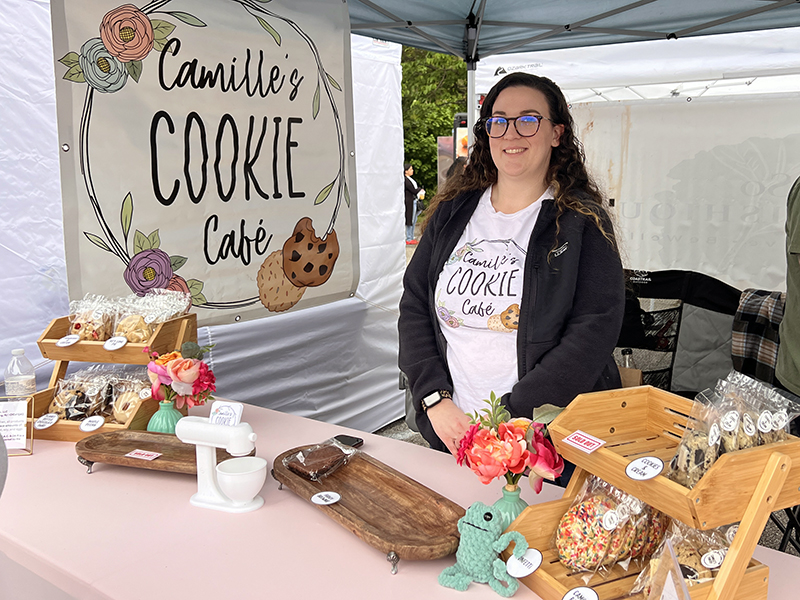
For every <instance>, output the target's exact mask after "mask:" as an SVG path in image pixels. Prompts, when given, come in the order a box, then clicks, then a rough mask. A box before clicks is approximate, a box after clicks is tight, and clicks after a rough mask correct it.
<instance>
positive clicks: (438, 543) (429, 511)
mask: <svg viewBox="0 0 800 600" xmlns="http://www.w3.org/2000/svg"><path fill="white" fill-rule="evenodd" d="M307 447H308V445H306V446H300V447H298V448H294V449H292V450H289V451H287V452H284V453H283V454H281V455H280V456H278V457H277V458H276V459H275V463H274V467H273V473H272V474H273V477H275V479H277V480H278V481H279V482H281V483H282V484H283V485H285V486H287V487H288V488H289V489H291V490H292V491H293V492H295V493H296V494H297V495H298V496H300V497H301V498H305V499H306V500H310V499H311V497H312V496H313V495H314V494H317V493H319V492H324V491H328V492H336V493H338V494H339V495H340V496H341V500H339V502H336V503H335V504H330V505H327V506H318V508H319V509H320V510H322V511H323V512H325V513H327V514H328V516H330V517H331V518H332V519H333V520H334V521H336V522H337V523H339V524H340V525H342V526H343V527H344V528H345V529H349V530H350V531H352V532H353V533H354V534H356V535H357V536H358V537H360V538H361V539H362V540H364V541H365V542H367V543H368V544H369V545H370V546H372V547H374V548H377V549H378V550H380V551H381V552H386V553H387V554H388V555H390V556H391V553H392V552H394V553H395V554H396V555H397V557H398V558H400V559H406V560H432V559H436V558H441V557H443V556H448V555H450V554H453V553H454V552H455V551H456V549H457V548H458V542H459V539H460V538H459V534H458V519H460V518H461V517H463V516H464V513H465V511H464V509H463V508H461V507H460V506H459V505H458V504H455V503H454V502H452V501H451V500H448V499H447V498H445V497H444V496H441V495H440V494H438V493H436V492H434V491H433V490H431V489H429V488H427V487H425V486H424V485H422V484H421V483H419V482H417V481H414V480H413V479H411V478H410V477H407V476H406V475H403V474H402V473H400V472H398V471H395V470H394V469H393V468H391V467H390V466H388V465H385V464H384V463H382V462H381V461H379V460H377V459H375V458H373V457H371V456H370V455H369V454H365V453H364V452H359V453H358V454H356V456H354V457H353V458H352V459H351V460H350V462H348V463H347V464H346V465H344V466H343V467H340V468H339V469H337V470H336V471H334V472H333V473H331V474H330V475H329V476H327V477H325V478H324V479H323V480H322V481H321V482H317V481H308V480H307V479H304V478H302V477H300V476H299V475H297V474H295V473H293V472H292V471H290V470H289V469H288V468H286V467H284V466H283V459H284V458H285V457H287V456H289V455H290V454H292V453H294V452H297V451H298V450H302V449H303V448H307Z"/></svg>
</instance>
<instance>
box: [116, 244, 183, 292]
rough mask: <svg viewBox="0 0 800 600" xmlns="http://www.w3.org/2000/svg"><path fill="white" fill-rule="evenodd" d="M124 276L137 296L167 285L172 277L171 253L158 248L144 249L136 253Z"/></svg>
mask: <svg viewBox="0 0 800 600" xmlns="http://www.w3.org/2000/svg"><path fill="white" fill-rule="evenodd" d="M122 276H123V277H124V278H125V283H127V284H128V286H129V287H130V288H131V290H133V291H134V292H135V293H136V295H137V296H144V295H145V294H146V293H147V292H149V291H150V290H152V289H153V288H163V287H166V286H167V284H168V283H169V280H170V279H172V265H171V264H170V261H169V255H168V254H167V253H166V252H164V251H163V250H158V249H154V250H142V251H141V252H139V253H137V254H134V256H133V258H132V259H131V262H130V263H129V264H128V266H127V268H126V269H125V272H124V273H123V274H122Z"/></svg>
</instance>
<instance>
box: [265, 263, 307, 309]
mask: <svg viewBox="0 0 800 600" xmlns="http://www.w3.org/2000/svg"><path fill="white" fill-rule="evenodd" d="M257 281H258V297H259V298H260V299H261V304H263V305H264V307H265V308H266V309H267V310H270V311H272V312H283V311H284V310H289V309H290V308H292V307H293V306H294V305H295V304H297V303H298V302H300V298H302V297H303V294H304V293H305V291H306V288H304V287H297V286H295V285H292V283H291V282H290V281H289V280H288V279H287V278H286V274H285V273H284V272H283V256H282V252H281V251H280V250H276V251H275V252H273V253H272V254H270V255H269V256H267V258H266V260H264V263H263V264H262V265H261V268H260V269H259V270H258V277H257Z"/></svg>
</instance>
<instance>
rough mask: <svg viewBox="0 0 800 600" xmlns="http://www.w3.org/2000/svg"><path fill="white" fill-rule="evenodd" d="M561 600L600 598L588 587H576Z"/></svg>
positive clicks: (595, 599)
mask: <svg viewBox="0 0 800 600" xmlns="http://www.w3.org/2000/svg"><path fill="white" fill-rule="evenodd" d="M561 600H600V596H598V595H597V592H595V591H594V590H593V589H592V588H590V587H576V588H572V589H571V590H570V591H568V592H567V593H566V594H564V597H563V598H562V599H561Z"/></svg>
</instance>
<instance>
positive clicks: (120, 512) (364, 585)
mask: <svg viewBox="0 0 800 600" xmlns="http://www.w3.org/2000/svg"><path fill="white" fill-rule="evenodd" d="M244 420H246V421H248V422H249V423H250V424H251V425H252V426H253V428H254V430H255V431H256V432H257V433H258V435H259V439H258V442H257V447H258V450H257V454H258V455H259V456H263V457H264V458H266V459H267V460H269V461H270V462H271V461H272V459H273V458H274V457H275V456H277V455H278V454H280V453H281V452H284V451H285V450H288V449H289V448H293V447H295V446H299V445H303V444H308V443H315V442H318V441H321V440H323V439H325V438H328V437H331V436H332V435H335V434H337V433H351V434H356V435H359V436H361V437H363V438H364V439H365V444H364V447H363V450H364V451H365V452H368V453H369V454H371V455H372V456H374V457H375V458H377V459H379V460H381V461H383V462H385V463H386V464H388V465H390V466H392V467H394V468H395V469H397V470H398V471H400V472H402V473H405V474H407V475H408V476H410V477H412V478H414V479H416V480H417V481H419V482H421V483H422V484H423V485H426V486H428V487H430V488H431V489H433V490H436V491H437V492H439V493H441V494H443V495H444V496H446V497H448V498H450V499H452V500H453V501H455V502H457V503H458V504H460V505H462V506H464V507H467V506H469V505H470V504H471V503H472V502H474V501H476V500H481V501H483V502H486V503H491V502H493V501H494V500H496V499H497V498H498V497H499V494H500V488H501V484H500V483H496V484H494V485H489V486H484V485H481V483H480V482H479V481H478V479H477V477H475V475H473V474H472V472H470V471H469V470H468V469H467V468H465V467H458V466H456V464H455V462H454V461H453V459H452V458H451V457H449V456H448V455H445V454H442V453H439V452H435V451H432V450H428V449H425V448H421V447H419V446H414V445H412V444H408V443H405V442H400V441H397V440H393V439H388V438H383V437H378V436H374V435H370V434H363V433H358V432H354V431H352V430H348V429H347V428H342V427H337V426H334V425H329V424H326V423H321V422H317V421H312V420H309V419H303V418H300V417H294V416H291V415H286V414H282V413H278V412H274V411H270V410H267V409H263V408H257V407H251V406H248V407H247V408H246V409H245V413H244ZM10 462H11V465H10V469H9V474H8V482H7V484H6V489H5V491H4V493H3V496H2V498H0V552H3V553H5V554H6V555H7V557H8V558H10V559H11V560H12V561H14V562H15V563H17V564H19V565H21V566H22V567H24V568H26V569H29V570H30V571H32V572H33V573H35V574H36V575H38V576H39V577H41V578H42V579H43V580H45V581H46V582H49V583H50V584H52V585H54V586H55V587H56V588H59V589H60V590H63V591H64V592H66V593H67V594H69V595H72V596H74V597H75V598H78V599H81V600H83V599H91V600H95V599H97V600H100V599H102V600H108V599H114V600H143V599H145V598H146V599H147V600H183V599H187V600H212V599H213V600H227V599H250V598H278V597H286V598H317V597H325V598H330V599H337V598H341V599H343V600H345V599H346V600H354V599H359V598H369V597H376V596H378V595H379V596H380V597H381V598H382V599H383V600H389V599H392V598H398V599H399V598H402V599H404V600H408V599H411V598H426V599H427V598H450V599H453V598H463V597H464V596H463V595H462V594H460V593H459V592H456V591H454V590H450V589H446V588H443V587H441V586H439V585H438V583H437V581H436V578H437V577H438V574H439V573H440V572H441V571H442V569H444V568H445V567H446V566H448V565H450V564H452V563H453V560H454V559H453V557H449V558H444V559H440V560H435V561H401V562H400V565H399V571H398V573H397V574H396V575H391V567H390V564H389V563H388V562H387V561H386V556H385V554H383V553H381V552H379V551H378V550H375V549H373V548H372V547H370V546H368V545H367V544H366V543H364V542H362V541H361V540H360V539H358V538H357V537H355V536H354V535H353V534H352V533H350V532H349V531H347V530H345V529H344V528H342V527H340V526H339V525H338V524H336V523H335V522H333V521H332V520H331V519H330V518H328V517H327V516H326V515H325V514H324V513H322V512H321V511H320V510H318V509H317V508H316V507H314V506H313V505H311V504H309V503H308V502H306V501H305V500H302V499H300V498H299V497H298V496H296V495H295V494H294V493H293V492H291V491H289V490H285V489H284V490H282V491H281V490H278V487H277V483H276V482H275V481H274V480H272V478H271V477H268V479H267V483H266V484H265V486H264V488H263V490H262V496H263V497H264V500H265V505H264V507H263V508H261V509H260V510H257V511H255V512H252V513H247V514H240V515H236V514H227V513H221V512H217V511H212V510H207V509H201V508H196V507H193V506H191V505H190V504H189V498H190V496H191V495H192V494H193V493H194V492H195V491H196V487H197V486H196V480H195V478H194V477H193V476H188V475H176V474H170V473H161V472H152V471H146V470H141V469H132V468H125V467H115V466H111V465H102V464H98V465H95V469H94V473H93V474H92V475H87V474H86V469H85V467H83V466H82V465H80V464H79V463H78V462H77V460H76V455H75V450H74V444H72V443H68V442H45V441H39V442H36V445H35V453H34V455H33V456H30V457H17V458H12V459H11V461H10ZM560 494H561V490H560V489H558V488H555V487H552V486H547V485H546V486H545V489H544V490H543V492H542V494H541V495H540V496H536V495H535V494H534V493H533V491H532V490H531V489H530V488H528V487H527V485H524V486H523V491H522V497H523V498H524V499H525V500H527V501H528V502H529V503H531V504H533V503H536V502H541V501H548V500H553V499H556V498H558V497H560ZM756 558H758V559H759V560H761V561H762V562H765V563H767V564H768V565H770V567H771V578H770V598H775V599H776V600H777V599H778V598H781V599H783V598H788V597H793V595H792V593H791V591H793V590H794V582H793V576H792V573H793V572H794V573H796V572H797V571H798V570H800V561H798V560H797V559H796V558H794V557H791V556H788V555H785V554H781V553H778V552H775V551H772V550H767V549H763V548H759V550H758V552H757V554H756ZM2 589H3V588H2V583H0V592H2ZM787 593H788V594H789V595H787ZM2 595H3V594H0V596H2ZM25 597H26V600H34V598H35V597H32V596H25ZM469 597H470V598H493V599H496V598H497V597H498V596H497V595H496V594H495V593H494V592H493V591H491V589H489V587H488V586H486V585H479V584H473V585H471V586H470V589H469ZM516 597H521V598H525V597H527V598H535V597H536V596H535V595H534V594H533V593H532V592H530V590H528V589H527V588H524V587H521V588H520V590H519V592H518V593H517V596H516Z"/></svg>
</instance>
